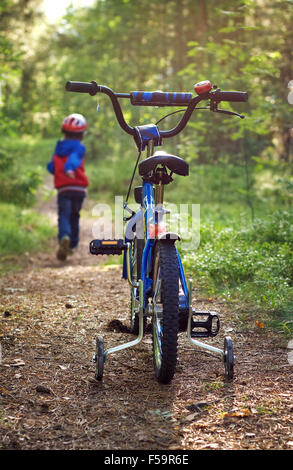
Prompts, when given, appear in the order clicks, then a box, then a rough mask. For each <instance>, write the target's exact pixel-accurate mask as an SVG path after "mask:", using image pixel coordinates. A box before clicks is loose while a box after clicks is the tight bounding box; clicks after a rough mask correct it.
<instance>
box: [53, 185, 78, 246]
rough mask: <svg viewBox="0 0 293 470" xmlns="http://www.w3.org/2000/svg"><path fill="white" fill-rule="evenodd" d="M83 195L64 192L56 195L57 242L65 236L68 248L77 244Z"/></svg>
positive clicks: (74, 192)
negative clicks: (67, 238)
mask: <svg viewBox="0 0 293 470" xmlns="http://www.w3.org/2000/svg"><path fill="white" fill-rule="evenodd" d="M84 198H85V193H84V192H83V191H64V192H62V193H60V194H58V198H57V203H58V240H61V238H62V237H64V236H65V235H67V236H68V237H69V238H70V248H75V247H77V245H78V242H79V213H80V210H81V207H82V203H83V200H84Z"/></svg>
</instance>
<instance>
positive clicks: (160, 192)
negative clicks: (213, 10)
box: [155, 171, 164, 206]
mask: <svg viewBox="0 0 293 470" xmlns="http://www.w3.org/2000/svg"><path fill="white" fill-rule="evenodd" d="M157 173H158V174H159V175H160V179H159V183H158V184H156V192H155V194H156V196H155V204H156V206H157V205H158V204H163V202H164V185H163V184H162V179H161V175H162V173H163V171H157Z"/></svg>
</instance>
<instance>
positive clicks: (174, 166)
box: [66, 80, 248, 384]
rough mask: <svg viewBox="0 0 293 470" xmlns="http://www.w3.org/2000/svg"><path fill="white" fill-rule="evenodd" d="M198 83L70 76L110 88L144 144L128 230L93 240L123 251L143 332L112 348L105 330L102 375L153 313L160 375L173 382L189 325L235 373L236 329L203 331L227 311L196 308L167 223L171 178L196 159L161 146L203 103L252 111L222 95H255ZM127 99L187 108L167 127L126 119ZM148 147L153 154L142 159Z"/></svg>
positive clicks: (94, 250)
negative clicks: (113, 84)
mask: <svg viewBox="0 0 293 470" xmlns="http://www.w3.org/2000/svg"><path fill="white" fill-rule="evenodd" d="M194 89H195V92H196V94H197V95H196V96H193V95H192V94H191V93H170V92H169V93H167V92H162V91H156V92H144V91H134V92H130V93H116V92H114V91H113V90H112V89H111V88H108V87H106V86H103V85H98V84H97V83H96V82H95V81H92V82H72V81H70V82H67V83H66V90H67V91H72V92H79V93H89V94H90V95H91V96H94V95H96V94H97V93H104V94H106V95H107V96H108V97H109V98H110V100H111V102H112V105H113V109H114V112H115V115H116V118H117V121H118V123H119V125H120V127H121V128H122V130H123V131H125V132H126V133H127V134H129V135H131V136H132V137H133V138H134V140H135V142H136V145H137V148H138V157H137V160H136V164H135V168H134V171H133V174H132V178H131V182H130V185H129V189H128V193H127V197H126V202H125V204H124V209H125V210H126V211H128V212H129V213H130V216H129V217H124V220H125V221H126V222H128V224H127V226H126V230H125V236H124V238H123V239H119V240H103V239H95V240H92V241H91V242H90V245H89V250H90V253H91V254H93V255H104V254H106V255H109V254H110V255H115V254H117V255H121V254H122V253H123V256H124V257H123V278H124V279H127V280H128V282H129V284H130V330H131V332H132V333H133V334H135V335H137V338H136V339H135V340H133V341H129V342H126V343H123V344H121V345H118V346H116V347H112V348H109V349H107V350H105V348H104V339H103V337H102V336H98V337H97V339H96V351H95V354H94V357H93V360H94V362H95V363H96V372H95V377H96V379H97V380H102V378H103V373H104V364H105V362H106V359H107V357H108V355H109V354H113V353H116V352H118V351H121V350H122V349H126V348H129V347H132V346H135V345H137V344H138V343H140V341H141V340H142V338H143V335H144V333H145V329H146V321H147V318H148V317H150V318H151V319H152V337H153V363H154V371H155V376H156V378H157V380H158V381H159V382H160V383H164V384H167V383H170V382H171V381H172V379H173V376H174V374H175V369H176V363H177V348H178V333H179V331H186V333H187V337H188V340H189V342H190V343H191V344H193V345H195V346H196V347H199V348H203V349H205V350H207V351H208V352H211V353H215V354H217V355H219V356H220V357H221V359H222V361H223V363H224V369H225V377H226V378H227V379H228V380H232V379H233V375H234V359H235V357H234V353H233V343H232V339H231V337H230V336H227V337H225V338H224V348H223V350H221V349H219V348H216V347H214V346H211V345H208V344H206V343H203V342H201V341H199V340H198V339H195V338H207V337H214V336H216V335H217V334H218V332H219V329H220V320H219V316H218V314H217V312H211V311H196V310H195V309H194V308H193V307H192V296H191V294H192V281H191V280H189V281H187V280H186V278H185V274H184V269H183V266H182V262H181V258H180V255H179V253H178V250H177V248H176V245H175V243H176V242H177V241H180V236H179V234H177V233H172V232H168V231H167V230H166V228H164V226H163V224H162V215H164V213H166V210H165V209H164V206H163V203H164V186H165V185H168V184H170V183H171V182H172V181H173V178H172V175H173V174H177V175H181V176H187V175H188V174H189V165H188V163H187V162H186V161H185V160H183V159H181V158H180V157H178V156H176V155H172V154H168V153H166V152H164V151H157V152H155V153H154V147H155V146H161V145H162V140H163V139H165V138H170V137H173V136H175V135H177V134H179V133H180V132H181V131H182V130H183V129H184V128H185V126H186V125H187V123H188V121H189V119H190V117H191V116H192V113H193V112H194V111H195V110H198V109H209V110H210V111H213V112H217V113H223V114H226V115H234V116H238V117H240V118H244V117H245V116H243V115H241V114H238V113H236V112H234V111H230V110H223V109H219V108H218V105H219V103H220V102H221V101H228V102H246V101H247V100H248V95H247V93H246V92H241V91H221V90H220V89H219V88H217V86H213V87H212V85H211V83H210V82H209V81H208V80H205V81H203V82H199V83H197V84H196V85H195V86H194ZM119 99H130V102H131V104H132V105H133V106H156V107H165V106H177V107H180V108H182V107H183V108H184V109H180V110H177V111H175V112H173V113H169V114H167V116H169V115H171V114H175V113H177V112H184V114H183V116H182V117H181V119H180V120H179V122H178V123H177V125H176V126H175V127H174V128H173V129H170V130H159V128H158V125H157V124H158V123H157V124H149V125H143V126H137V127H132V126H130V125H129V124H128V123H127V122H126V121H125V119H124V115H123V111H122V108H121V105H120V102H119ZM203 100H209V104H208V106H205V107H197V105H198V104H199V103H200V102H201V101H203ZM167 116H164V118H165V117H167ZM164 118H162V119H164ZM162 119H161V120H162ZM161 120H160V121H161ZM160 121H159V122H160ZM145 149H146V150H147V156H146V158H145V159H144V160H142V161H141V162H140V163H139V164H138V162H139V159H140V157H141V154H142V152H143V151H144V150H145ZM137 167H138V170H139V175H140V177H141V178H142V185H141V186H139V187H136V188H135V189H134V197H135V201H136V202H137V203H138V204H139V205H140V207H139V209H138V210H137V211H136V212H134V211H132V210H131V209H130V208H129V207H128V204H127V203H128V198H129V194H130V190H131V187H132V183H133V179H134V175H135V173H136V170H137Z"/></svg>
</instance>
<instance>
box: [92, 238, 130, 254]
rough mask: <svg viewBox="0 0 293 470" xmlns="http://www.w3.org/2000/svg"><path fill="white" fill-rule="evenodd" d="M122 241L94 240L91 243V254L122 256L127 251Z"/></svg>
mask: <svg viewBox="0 0 293 470" xmlns="http://www.w3.org/2000/svg"><path fill="white" fill-rule="evenodd" d="M126 248H127V246H126V245H125V243H124V241H123V240H122V239H119V240H98V239H96V240H92V241H91V242H90V253H91V254H92V255H121V254H122V251H123V250H126Z"/></svg>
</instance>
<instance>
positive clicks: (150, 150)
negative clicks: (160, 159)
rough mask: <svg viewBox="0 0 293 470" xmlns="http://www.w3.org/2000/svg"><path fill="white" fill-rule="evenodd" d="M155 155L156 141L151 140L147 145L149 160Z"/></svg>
mask: <svg viewBox="0 0 293 470" xmlns="http://www.w3.org/2000/svg"><path fill="white" fill-rule="evenodd" d="M153 153H154V141H153V140H149V141H148V145H147V158H148V157H151V156H152V155H153Z"/></svg>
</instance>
